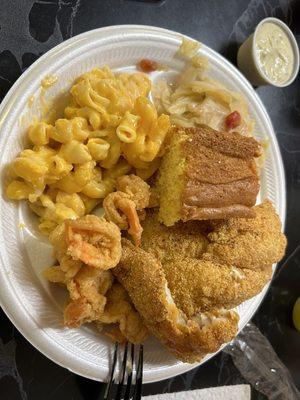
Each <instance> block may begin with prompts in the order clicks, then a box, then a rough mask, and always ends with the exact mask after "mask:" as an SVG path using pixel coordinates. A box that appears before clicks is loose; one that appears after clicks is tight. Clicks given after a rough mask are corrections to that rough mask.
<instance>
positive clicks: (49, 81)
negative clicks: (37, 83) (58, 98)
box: [41, 75, 58, 89]
mask: <svg viewBox="0 0 300 400" xmlns="http://www.w3.org/2000/svg"><path fill="white" fill-rule="evenodd" d="M57 79H58V78H57V76H54V75H47V76H45V78H44V79H42V81H41V86H42V88H43V89H48V88H49V87H50V86H52V85H54V84H55V83H56V82H57Z"/></svg>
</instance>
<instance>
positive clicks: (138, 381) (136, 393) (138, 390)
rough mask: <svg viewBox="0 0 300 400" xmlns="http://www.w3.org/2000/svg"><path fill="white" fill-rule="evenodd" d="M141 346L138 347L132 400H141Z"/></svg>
mask: <svg viewBox="0 0 300 400" xmlns="http://www.w3.org/2000/svg"><path fill="white" fill-rule="evenodd" d="M143 351H144V348H143V345H142V344H141V345H140V352H139V359H138V366H137V372H136V382H135V387H134V392H133V397H132V399H133V400H140V399H141V398H142V384H143Z"/></svg>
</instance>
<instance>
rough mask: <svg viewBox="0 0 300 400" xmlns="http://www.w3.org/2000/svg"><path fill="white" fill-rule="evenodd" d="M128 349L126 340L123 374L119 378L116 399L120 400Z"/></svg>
mask: <svg viewBox="0 0 300 400" xmlns="http://www.w3.org/2000/svg"><path fill="white" fill-rule="evenodd" d="M127 351H128V342H126V344H125V349H124V357H123V361H122V369H121V376H120V378H121V379H119V384H118V388H117V394H116V397H115V400H120V399H121V396H122V391H123V385H124V378H125V372H126V363H127Z"/></svg>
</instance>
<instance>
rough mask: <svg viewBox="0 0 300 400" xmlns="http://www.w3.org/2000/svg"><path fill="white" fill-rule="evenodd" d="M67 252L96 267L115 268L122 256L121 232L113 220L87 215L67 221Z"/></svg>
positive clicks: (74, 257) (102, 268)
mask: <svg viewBox="0 0 300 400" xmlns="http://www.w3.org/2000/svg"><path fill="white" fill-rule="evenodd" d="M65 240H66V244H67V254H68V255H69V256H71V257H72V258H73V259H74V260H79V261H81V262H83V263H84V264H87V265H89V266H91V267H94V268H99V269H101V270H106V269H110V268H114V267H115V266H116V265H117V264H118V262H119V260H120V256H121V234H120V231H119V229H118V227H117V226H116V225H115V224H114V223H113V222H108V221H106V220H105V219H104V218H98V217H96V216H95V215H86V216H85V217H82V218H78V219H76V220H68V221H66V222H65Z"/></svg>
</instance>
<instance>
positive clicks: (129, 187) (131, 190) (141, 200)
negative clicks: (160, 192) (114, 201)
mask: <svg viewBox="0 0 300 400" xmlns="http://www.w3.org/2000/svg"><path fill="white" fill-rule="evenodd" d="M116 186H117V190H119V191H121V192H124V193H126V194H128V195H129V196H130V199H131V200H133V201H134V203H135V206H136V209H137V210H138V211H139V210H143V209H144V208H146V207H148V204H149V200H150V186H149V185H148V184H147V183H146V182H145V181H143V179H141V178H140V177H139V176H137V175H133V174H132V175H124V176H120V177H119V178H117V181H116Z"/></svg>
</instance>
